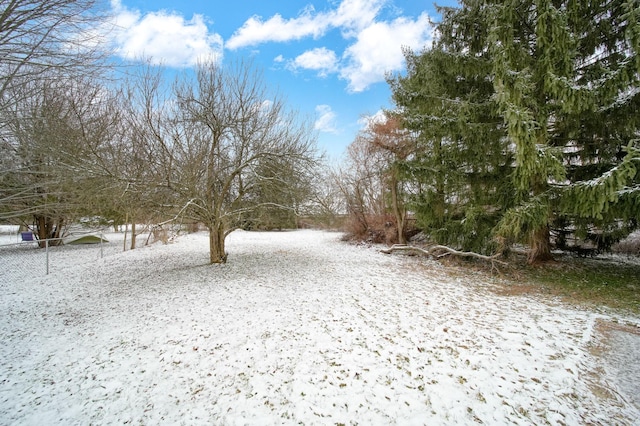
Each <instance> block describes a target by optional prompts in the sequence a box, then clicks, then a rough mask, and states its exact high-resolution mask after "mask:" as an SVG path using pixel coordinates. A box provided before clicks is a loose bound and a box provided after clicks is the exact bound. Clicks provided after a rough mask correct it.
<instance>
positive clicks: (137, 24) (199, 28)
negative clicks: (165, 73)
mask: <svg viewBox="0 0 640 426" xmlns="http://www.w3.org/2000/svg"><path fill="white" fill-rule="evenodd" d="M111 6H112V9H113V12H114V23H113V25H112V28H113V29H112V30H111V31H110V34H109V36H110V37H111V39H112V40H113V43H114V44H115V50H116V53H117V54H118V55H119V56H120V57H122V58H125V59H140V58H142V57H145V58H149V59H150V60H151V61H152V62H154V63H163V64H165V65H169V66H173V67H185V66H191V65H194V64H196V63H197V61H198V60H199V59H203V58H220V57H221V56H222V43H223V42H222V37H221V36H220V35H218V34H215V33H210V32H209V29H208V28H207V25H206V23H205V19H204V17H203V16H202V15H198V14H194V15H193V17H192V18H191V19H190V20H185V18H184V17H182V16H180V15H178V14H176V13H170V12H166V11H159V12H151V13H148V14H146V15H144V16H143V15H142V14H141V13H140V12H139V11H135V10H130V9H127V8H126V7H123V6H122V5H121V3H120V1H119V0H113V1H112V2H111Z"/></svg>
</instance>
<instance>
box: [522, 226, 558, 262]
mask: <svg viewBox="0 0 640 426" xmlns="http://www.w3.org/2000/svg"><path fill="white" fill-rule="evenodd" d="M530 245H531V248H530V250H529V255H528V256H527V261H528V262H529V264H533V263H538V262H546V261H549V260H553V255H552V254H551V239H550V234H549V226H546V225H545V226H543V227H541V228H539V229H537V230H535V231H533V232H532V233H531V242H530Z"/></svg>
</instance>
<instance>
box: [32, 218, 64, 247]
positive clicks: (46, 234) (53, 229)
mask: <svg viewBox="0 0 640 426" xmlns="http://www.w3.org/2000/svg"><path fill="white" fill-rule="evenodd" d="M35 222H36V235H37V236H38V246H39V247H40V248H45V246H46V244H45V240H48V239H52V238H54V239H53V240H52V241H49V246H59V245H62V240H60V239H59V238H60V235H61V233H62V226H63V225H64V219H57V220H56V219H53V218H51V217H49V216H45V215H37V216H35Z"/></svg>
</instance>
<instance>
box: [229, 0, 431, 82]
mask: <svg viewBox="0 0 640 426" xmlns="http://www.w3.org/2000/svg"><path fill="white" fill-rule="evenodd" d="M388 3H389V0H342V1H340V3H339V4H338V6H337V7H336V8H334V9H332V10H329V11H326V12H320V13H316V12H315V10H314V9H313V8H312V7H308V8H306V9H305V10H303V11H302V12H301V13H300V14H299V15H298V16H297V17H295V18H291V19H284V18H283V17H282V16H281V15H274V16H273V17H271V18H269V19H267V20H263V19H262V18H261V17H258V16H253V17H251V18H250V19H248V20H247V21H246V22H245V23H244V25H243V26H242V27H241V28H239V29H238V30H237V31H236V32H235V33H234V34H233V36H232V37H231V38H230V39H229V41H228V42H227V43H226V47H228V48H230V49H238V48H241V47H246V46H253V45H257V44H260V43H266V42H284V41H289V40H297V39H301V38H304V37H311V36H312V37H314V38H318V37H320V36H322V35H324V34H325V33H326V32H327V31H328V30H330V29H339V30H340V32H341V34H342V37H343V38H344V39H345V40H347V41H348V42H349V43H350V45H349V46H348V47H347V48H346V49H345V51H344V52H343V54H342V57H341V58H339V57H338V56H337V55H336V53H335V52H333V51H331V50H328V49H326V48H316V49H312V50H309V51H306V52H304V53H302V54H301V55H299V56H298V57H296V58H295V59H294V60H293V61H290V62H289V63H288V65H287V68H289V69H290V70H297V69H301V68H302V69H310V70H315V71H318V74H319V75H320V76H321V77H325V76H326V75H327V74H329V73H332V72H337V73H339V76H340V78H342V79H344V80H346V81H347V82H348V87H347V88H348V90H349V91H350V92H361V91H363V90H366V89H367V88H368V87H369V86H370V85H371V84H374V83H378V82H382V81H384V77H385V74H386V73H387V72H395V71H399V70H401V69H402V68H403V67H404V55H403V54H402V47H403V46H406V47H409V48H412V49H421V48H423V47H424V46H426V45H428V44H429V43H430V42H431V39H432V32H433V27H432V25H431V23H430V22H429V21H430V20H429V16H428V15H427V14H426V13H423V14H421V15H420V16H419V17H418V18H416V19H413V18H410V17H399V18H396V19H395V20H393V21H384V20H379V16H380V13H381V11H382V9H383V7H385V6H389V4H388ZM396 12H398V11H397V10H396ZM283 59H284V58H282V57H279V60H280V61H282V60H283Z"/></svg>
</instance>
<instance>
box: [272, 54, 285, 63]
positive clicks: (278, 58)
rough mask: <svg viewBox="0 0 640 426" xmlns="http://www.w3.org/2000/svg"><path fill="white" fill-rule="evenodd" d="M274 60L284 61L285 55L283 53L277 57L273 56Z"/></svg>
mask: <svg viewBox="0 0 640 426" xmlns="http://www.w3.org/2000/svg"><path fill="white" fill-rule="evenodd" d="M273 62H278V63H280V62H284V56H282V55H278V56H276V57H275V58H273Z"/></svg>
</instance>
